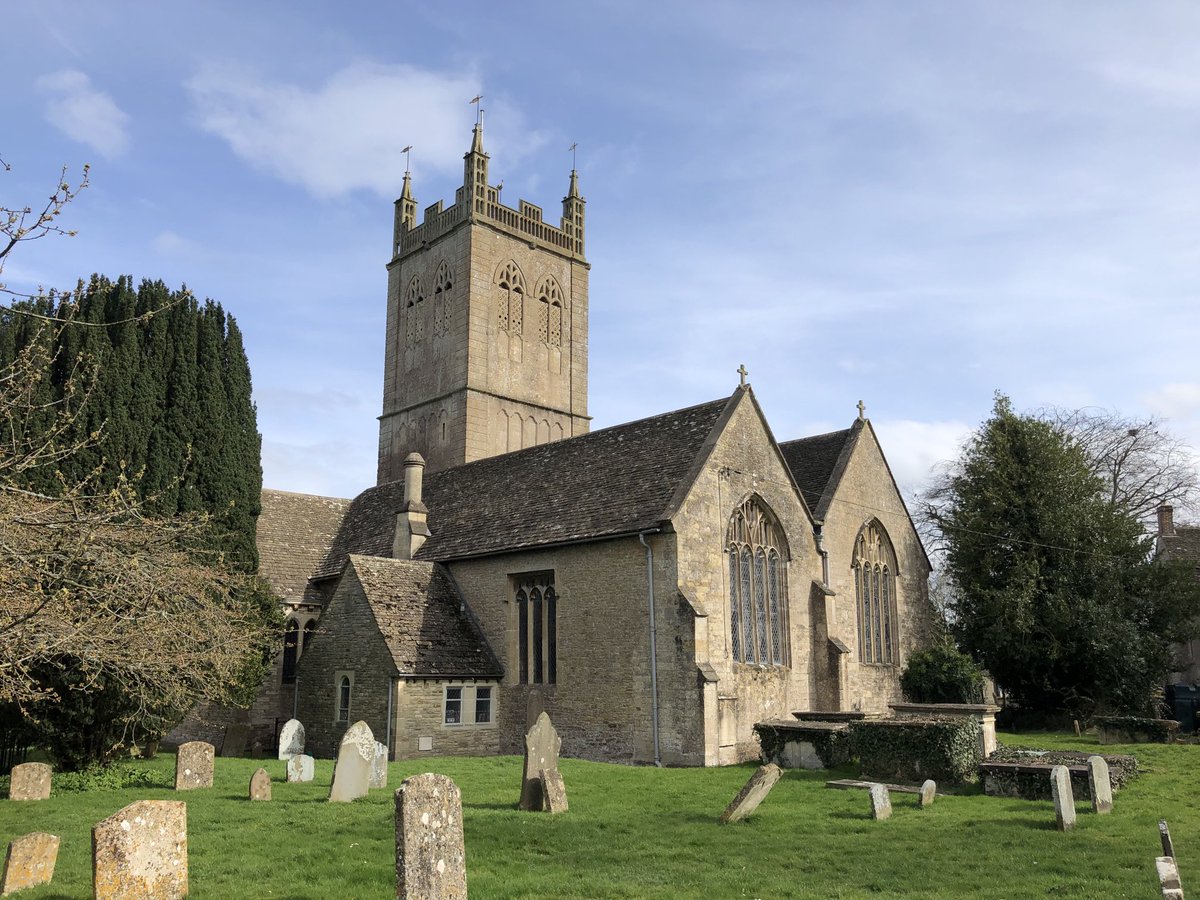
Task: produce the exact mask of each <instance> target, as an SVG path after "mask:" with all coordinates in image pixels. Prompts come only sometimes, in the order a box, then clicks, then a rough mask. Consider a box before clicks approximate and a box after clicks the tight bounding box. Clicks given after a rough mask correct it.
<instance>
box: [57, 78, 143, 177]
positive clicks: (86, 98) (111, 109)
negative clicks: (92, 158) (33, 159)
mask: <svg viewBox="0 0 1200 900" xmlns="http://www.w3.org/2000/svg"><path fill="white" fill-rule="evenodd" d="M36 87H37V89H38V90H39V91H40V92H41V93H42V94H44V95H45V96H46V97H47V101H46V110H45V114H46V119H47V121H49V122H50V124H51V125H53V126H54V127H55V128H57V129H58V130H59V131H61V132H62V133H63V134H65V135H66V136H67V137H69V138H71V139H72V140H76V141H79V142H80V143H83V144H87V145H88V146H89V147H91V148H92V149H93V150H95V151H96V152H97V153H100V154H101V155H103V156H105V157H108V158H112V157H116V156H120V155H121V154H123V153H124V152H125V151H126V150H128V149H129V131H128V127H129V116H128V115H126V114H125V112H123V111H122V110H121V108H120V107H119V106H117V104H116V102H115V101H114V100H113V98H112V97H110V96H109V95H108V94H106V93H105V92H104V91H101V90H97V89H96V88H94V87H93V86H92V82H91V79H90V78H88V76H87V75H85V74H84V73H83V72H80V71H79V70H78V69H62V70H60V71H58V72H53V73H51V74H49V75H43V76H42V77H41V78H39V79H38V80H37V82H36Z"/></svg>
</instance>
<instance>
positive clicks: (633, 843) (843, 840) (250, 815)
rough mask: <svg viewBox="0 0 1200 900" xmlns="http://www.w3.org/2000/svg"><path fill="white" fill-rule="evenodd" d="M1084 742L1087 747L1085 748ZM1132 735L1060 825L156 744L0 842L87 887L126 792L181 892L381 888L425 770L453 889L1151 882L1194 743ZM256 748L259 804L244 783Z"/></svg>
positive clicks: (489, 768)
mask: <svg viewBox="0 0 1200 900" xmlns="http://www.w3.org/2000/svg"><path fill="white" fill-rule="evenodd" d="M1001 740H1002V741H1003V742H1004V743H1006V744H1009V745H1013V746H1039V747H1055V748H1078V749H1090V748H1096V742H1095V738H1094V737H1088V736H1085V737H1083V738H1076V737H1074V736H1070V737H1068V736H1065V735H1019V736H1018V735H1001ZM1097 749H1098V748H1097ZM1104 750H1105V751H1106V752H1119V753H1124V752H1132V753H1134V754H1136V755H1137V757H1138V760H1139V762H1140V764H1141V766H1142V768H1143V770H1144V774H1143V775H1142V776H1141V777H1140V778H1138V779H1137V780H1136V781H1134V782H1133V783H1132V784H1131V785H1130V786H1129V787H1127V788H1125V789H1124V790H1122V791H1120V792H1118V793H1117V795H1116V801H1115V809H1114V811H1113V814H1112V815H1110V816H1106V817H1100V816H1094V815H1092V813H1091V810H1090V806H1089V805H1088V803H1087V801H1086V800H1080V802H1078V804H1077V806H1078V810H1079V820H1078V825H1077V827H1076V829H1075V830H1074V831H1073V832H1070V833H1066V834H1060V833H1058V832H1057V831H1055V829H1054V810H1053V807H1052V805H1051V804H1050V802H1049V801H1045V802H1034V801H1027V800H1010V799H999V798H991V797H985V796H983V795H982V794H980V793H979V792H978V790H977V789H975V790H973V791H970V792H965V793H963V794H961V795H958V796H948V797H940V798H938V800H937V802H936V803H935V804H934V805H933V806H932V807H931V808H929V809H925V810H920V809H918V808H917V806H916V798H915V797H914V796H912V795H907V794H894V795H893V797H892V803H893V808H894V810H893V815H892V818H891V819H890V820H887V821H884V822H874V821H872V820H871V818H870V815H869V806H870V804H869V800H868V798H867V794H866V792H865V791H839V790H830V789H827V788H826V787H825V786H824V782H825V780H826V779H827V778H828V777H829V775H828V773H825V772H805V771H795V770H793V771H789V772H787V773H786V774H785V776H784V777H783V779H782V780H781V781H780V782H779V784H778V785H776V787H775V789H774V790H773V791H772V793H771V795H770V796H769V797H768V798H767V800H766V801H765V802H764V803H763V805H762V806H760V807H759V809H758V811H757V812H756V813H755V814H754V815H753V816H751V817H750V818H749V819H748V820H746V821H745V822H742V823H736V824H733V825H724V826H723V825H718V824H717V816H718V815H719V814H720V813H721V811H722V810H723V809H724V807H725V805H726V804H727V803H728V802H729V800H730V798H731V797H732V796H733V795H734V794H735V793H736V792H737V790H738V789H739V788H740V787H741V785H742V783H743V782H744V781H745V780H746V778H748V777H749V776H750V774H751V773H752V772H753V766H738V767H729V768H721V769H665V770H658V769H653V768H632V767H628V766H616V765H606V764H601V763H589V762H581V761H578V760H571V759H564V760H562V763H561V769H562V772H563V777H564V779H565V781H566V785H567V793H568V797H569V801H570V807H571V808H570V811H569V812H567V813H566V814H564V815H559V816H547V815H544V814H535V813H520V812H518V811H517V810H516V809H515V805H516V801H517V797H518V795H519V792H520V776H521V760H520V759H519V758H516V757H501V758H489V759H463V758H433V759H427V760H422V761H419V762H397V763H392V764H391V767H390V770H389V789H388V790H380V791H373V792H372V793H371V795H370V796H369V797H366V798H363V799H361V800H358V801H356V802H355V803H352V804H330V803H328V802H326V799H325V798H326V795H327V793H328V790H329V779H330V775H331V774H332V766H333V764H332V762H330V761H318V762H317V775H316V781H315V782H313V783H310V784H287V783H284V782H283V776H284V764H283V763H281V762H277V761H274V760H268V761H265V762H259V761H253V760H243V759H218V760H217V773H216V785H215V787H213V788H212V789H210V790H202V791H191V792H187V793H182V794H175V793H174V792H173V791H171V790H169V789H167V788H166V787H165V786H166V785H168V784H169V783H170V779H171V777H172V773H173V766H174V758H173V757H171V756H160V757H159V758H157V759H155V760H151V761H146V762H138V763H136V765H138V766H144V767H146V769H147V770H148V771H149V772H150V773H151V774H152V775H153V777H154V778H155V779H156V781H157V783H159V784H162V785H164V787H162V788H157V787H143V788H140V789H121V790H93V791H88V792H85V793H60V792H55V794H54V795H53V796H51V798H50V799H49V800H46V801H41V802H36V803H17V802H11V801H8V800H2V801H0V845H7V842H8V841H10V840H12V839H13V838H14V837H17V836H19V835H22V834H25V833H27V832H30V831H49V832H51V833H53V834H57V835H59V836H61V838H62V847H61V850H60V852H59V859H58V868H57V871H56V873H55V877H54V883H53V884H52V885H50V886H49V887H48V888H39V889H36V890H31V891H27V892H24V893H22V894H20V895H18V896H21V897H27V898H29V900H35V898H46V897H90V896H91V837H90V835H91V831H90V829H91V826H92V825H93V824H94V823H95V822H98V821H99V820H100V819H102V818H104V817H106V816H108V815H110V814H112V813H113V812H116V811H117V810H118V809H120V808H121V807H122V806H124V805H126V804H127V803H131V802H133V801H134V800H138V799H183V800H185V801H186V802H187V816H188V850H189V867H190V883H191V896H193V897H197V898H206V897H220V898H225V897H272V898H277V897H295V898H335V897H336V898H352V897H364V898H365V897H389V896H394V892H395V876H394V860H395V843H394V841H395V838H394V825H393V821H394V818H393V815H394V806H393V798H392V789H393V788H395V787H398V786H399V784H400V781H401V780H402V779H403V778H405V777H406V776H408V775H411V774H415V773H418V772H424V771H435V772H441V773H444V774H446V775H449V776H450V777H452V778H453V779H454V780H455V781H456V782H457V784H458V785H459V787H460V788H461V789H462V795H463V815H464V827H465V832H466V850H467V874H468V881H469V887H470V892H471V896H472V897H474V898H477V900H478V898H485V897H488V898H490V897H506V898H515V897H556V898H557V897H630V898H633V897H636V898H645V897H705V898H710V897H763V898H768V897H846V898H849V897H867V896H872V897H878V896H884V897H886V896H901V895H903V896H905V897H954V898H961V897H967V896H971V897H1010V898H1024V897H1034V896H1052V897H1088V898H1096V897H1105V898H1107V897H1150V896H1156V895H1157V882H1156V879H1155V875H1154V857H1155V856H1157V855H1158V854H1159V852H1160V850H1159V841H1158V828H1157V822H1158V820H1159V819H1160V818H1166V819H1167V820H1168V821H1169V822H1170V825H1171V833H1172V835H1173V837H1174V839H1175V847H1176V850H1177V852H1178V853H1179V854H1180V855H1181V857H1182V876H1183V881H1184V884H1185V886H1186V885H1187V884H1188V882H1189V872H1192V871H1200V866H1192V865H1191V864H1190V861H1191V860H1193V859H1196V858H1198V856H1200V806H1198V804H1197V803H1196V798H1197V797H1198V796H1200V746H1191V745H1188V746H1182V745H1177V746H1157V745H1155V746H1150V745H1139V746H1137V747H1105V748H1104ZM259 765H265V766H266V768H267V770H268V771H269V772H270V773H271V775H272V778H273V779H276V781H275V784H274V785H273V791H274V798H273V799H272V801H271V802H270V803H251V802H249V801H248V800H247V799H246V795H247V788H248V785H249V782H250V776H251V774H252V773H253V772H254V770H255V769H256V768H257V767H258V766H259Z"/></svg>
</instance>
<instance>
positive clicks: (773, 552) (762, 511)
mask: <svg viewBox="0 0 1200 900" xmlns="http://www.w3.org/2000/svg"><path fill="white" fill-rule="evenodd" d="M786 548H787V545H786V542H785V540H784V537H783V531H782V529H781V528H780V527H779V524H778V522H776V520H775V517H774V516H772V515H771V513H770V511H769V510H768V509H767V508H766V507H765V506H764V505H763V504H762V502H761V501H760V500H758V498H757V497H754V496H751V497H749V498H747V499H746V501H745V502H744V503H742V505H741V506H739V507H738V508H737V510H735V511H734V514H733V516H732V518H731V519H730V520H729V531H728V535H727V537H726V543H725V550H726V553H728V555H729V639H730V647H731V649H732V651H733V658H734V659H735V660H736V661H738V662H744V663H756V664H758V665H763V666H785V665H788V663H789V648H788V639H787V627H788V617H787V578H786V569H785V568H784V558H785V554H786Z"/></svg>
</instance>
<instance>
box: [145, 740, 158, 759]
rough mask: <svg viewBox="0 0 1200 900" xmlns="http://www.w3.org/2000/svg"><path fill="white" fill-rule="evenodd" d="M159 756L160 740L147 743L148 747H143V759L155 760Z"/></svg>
mask: <svg viewBox="0 0 1200 900" xmlns="http://www.w3.org/2000/svg"><path fill="white" fill-rule="evenodd" d="M156 756H158V739H157V738H156V739H154V740H152V741H146V745H145V746H144V747H142V759H154V757H156Z"/></svg>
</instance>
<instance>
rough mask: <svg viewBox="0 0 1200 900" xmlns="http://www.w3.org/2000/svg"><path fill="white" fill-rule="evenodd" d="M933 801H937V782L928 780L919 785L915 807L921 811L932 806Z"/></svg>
mask: <svg viewBox="0 0 1200 900" xmlns="http://www.w3.org/2000/svg"><path fill="white" fill-rule="evenodd" d="M935 799H937V782H936V781H934V780H933V779H932V778H930V779H928V780H927V781H925V782H923V783H922V784H921V793H920V794H919V795H918V799H917V806H919V807H921V809H924V808H925V807H927V806H933V801H934V800H935Z"/></svg>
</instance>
